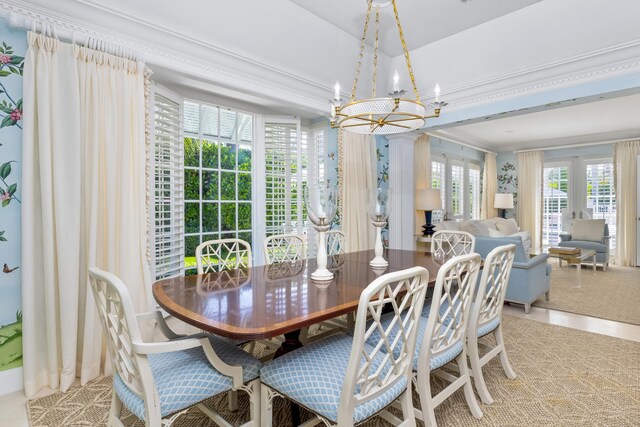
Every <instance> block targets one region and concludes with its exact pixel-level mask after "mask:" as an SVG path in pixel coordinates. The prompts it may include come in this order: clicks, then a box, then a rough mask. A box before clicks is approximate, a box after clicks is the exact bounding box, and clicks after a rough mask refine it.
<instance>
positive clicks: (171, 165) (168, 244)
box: [149, 85, 184, 280]
mask: <svg viewBox="0 0 640 427" xmlns="http://www.w3.org/2000/svg"><path fill="white" fill-rule="evenodd" d="M152 99H153V106H154V109H153V111H154V118H153V137H154V143H153V146H152V153H150V154H151V155H152V158H153V171H152V173H150V174H149V175H150V178H151V180H152V182H151V183H150V187H151V188H152V189H153V199H152V200H151V202H152V205H151V206H150V207H149V211H150V212H151V213H152V215H151V220H150V221H151V223H150V224H149V225H150V227H149V230H150V236H151V239H150V241H151V242H152V245H153V247H152V249H151V257H152V260H151V268H152V274H153V275H154V276H155V279H156V280H159V279H164V278H168V277H176V276H181V275H182V274H183V273H184V258H183V253H184V246H183V245H184V205H183V202H182V201H183V198H184V180H183V172H182V158H183V151H182V150H183V149H182V138H181V132H182V100H181V99H180V97H179V96H177V95H175V94H172V93H170V92H169V91H167V90H165V89H164V88H162V87H160V86H157V85H153V86H152Z"/></svg>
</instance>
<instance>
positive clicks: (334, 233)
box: [325, 230, 347, 256]
mask: <svg viewBox="0 0 640 427" xmlns="http://www.w3.org/2000/svg"><path fill="white" fill-rule="evenodd" d="M325 238H326V242H327V256H333V255H341V254H344V253H345V252H347V238H346V236H345V235H344V233H343V232H342V231H340V230H331V231H327V232H326V233H325Z"/></svg>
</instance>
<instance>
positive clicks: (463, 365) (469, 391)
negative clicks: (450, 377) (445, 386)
mask: <svg viewBox="0 0 640 427" xmlns="http://www.w3.org/2000/svg"><path fill="white" fill-rule="evenodd" d="M456 362H457V363H458V369H460V377H461V378H466V381H465V383H464V386H463V388H464V398H465V399H466V401H467V405H468V406H469V409H470V410H471V414H472V415H473V416H474V417H475V418H477V419H480V418H482V415H483V414H482V409H480V405H478V401H477V400H476V395H475V394H474V393H473V387H472V386H471V376H470V375H469V367H468V366H467V352H466V351H465V350H462V353H460V355H459V356H458V357H457V359H456Z"/></svg>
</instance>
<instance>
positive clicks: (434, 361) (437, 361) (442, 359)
mask: <svg viewBox="0 0 640 427" xmlns="http://www.w3.org/2000/svg"><path fill="white" fill-rule="evenodd" d="M444 310H446V307H445V308H442V307H441V308H440V311H441V312H443V311H444ZM424 313H425V311H424V310H423V315H422V316H420V323H419V324H418V331H417V336H416V350H415V352H414V355H413V370H414V371H417V370H418V363H419V360H420V347H422V341H423V340H424V334H425V332H426V330H427V321H428V320H429V319H428V311H427V316H424ZM393 316H394V314H393V313H387V314H383V315H382V317H381V322H380V323H382V325H383V327H384V328H385V329H386V328H387V327H388V326H389V325H390V324H391V321H392V319H393ZM396 333H397V332H396ZM394 337H395V335H394V333H393V331H392V332H391V334H390V335H389V340H391V341H392V340H393V338H394ZM380 338H381V335H380V333H379V332H378V331H374V332H373V333H372V334H371V336H370V337H369V339H368V340H367V344H369V345H372V346H376V345H377V344H378V342H379V341H380ZM462 348H463V342H462V340H459V341H458V342H456V343H454V344H453V345H452V346H451V347H450V348H449V349H448V350H447V351H445V352H443V353H441V354H438V355H437V356H434V357H432V358H431V362H430V363H429V369H430V370H431V371H433V370H436V369H438V368H440V367H442V366H444V365H446V364H447V363H449V362H451V361H452V360H453V359H455V358H456V356H458V355H459V354H460V352H462ZM399 354H400V348H396V349H394V355H395V356H396V357H397V356H398V355H399Z"/></svg>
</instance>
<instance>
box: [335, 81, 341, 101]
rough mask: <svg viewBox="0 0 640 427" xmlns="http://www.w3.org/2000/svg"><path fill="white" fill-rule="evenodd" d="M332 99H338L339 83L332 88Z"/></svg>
mask: <svg viewBox="0 0 640 427" xmlns="http://www.w3.org/2000/svg"><path fill="white" fill-rule="evenodd" d="M333 89H334V92H333V99H340V83H339V82H336V85H335V86H334V87H333Z"/></svg>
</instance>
